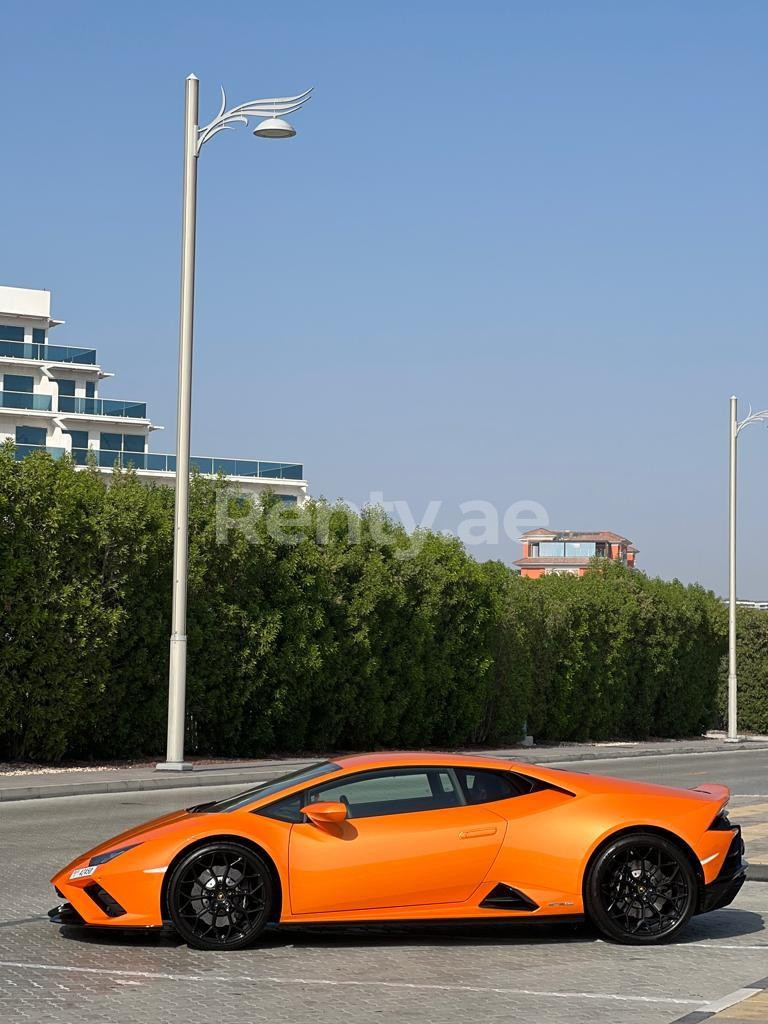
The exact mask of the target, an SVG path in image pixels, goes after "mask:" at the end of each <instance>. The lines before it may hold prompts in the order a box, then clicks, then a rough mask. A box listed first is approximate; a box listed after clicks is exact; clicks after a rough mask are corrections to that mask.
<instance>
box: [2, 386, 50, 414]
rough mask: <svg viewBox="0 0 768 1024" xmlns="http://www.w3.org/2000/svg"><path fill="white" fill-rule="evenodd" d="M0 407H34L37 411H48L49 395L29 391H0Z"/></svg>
mask: <svg viewBox="0 0 768 1024" xmlns="http://www.w3.org/2000/svg"><path fill="white" fill-rule="evenodd" d="M0 408H2V409H36V410H37V411H38V412H50V410H51V396H50V395H35V394H33V393H32V392H31V391H0Z"/></svg>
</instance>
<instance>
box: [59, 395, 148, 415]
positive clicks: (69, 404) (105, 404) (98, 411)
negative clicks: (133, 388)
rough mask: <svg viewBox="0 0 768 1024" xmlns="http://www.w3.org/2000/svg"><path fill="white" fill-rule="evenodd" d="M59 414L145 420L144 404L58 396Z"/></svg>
mask: <svg viewBox="0 0 768 1024" xmlns="http://www.w3.org/2000/svg"><path fill="white" fill-rule="evenodd" d="M59 412H76V413H84V414H85V415H87V416H128V417H130V418H131V419H138V420H145V419H146V418H147V403H146V402H122V401H120V400H118V399H116V398H77V397H75V396H74V395H59Z"/></svg>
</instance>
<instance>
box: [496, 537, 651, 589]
mask: <svg viewBox="0 0 768 1024" xmlns="http://www.w3.org/2000/svg"><path fill="white" fill-rule="evenodd" d="M521 540H522V544H523V557H522V558H518V559H517V561H516V562H515V563H514V564H515V565H516V566H517V567H518V568H519V569H520V573H521V575H522V576H529V577H531V578H532V579H538V577H539V576H547V575H549V574H550V573H565V574H567V575H571V576H583V575H584V573H585V572H586V571H587V569H588V568H589V563H590V562H591V561H592V559H593V558H609V559H610V560H611V561H613V562H620V563H621V564H622V565H625V566H627V568H628V569H634V568H635V556H636V555H637V548H636V547H635V546H634V544H633V543H632V542H631V541H630V540H628V539H627V538H626V537H622V536H621V534H619V533H612V532H611V531H610V530H599V531H597V532H590V531H586V532H585V531H580V530H545V529H536V530H528V531H527V532H526V533H524V534H523V535H522V538H521Z"/></svg>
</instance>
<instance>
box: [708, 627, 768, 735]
mask: <svg viewBox="0 0 768 1024" xmlns="http://www.w3.org/2000/svg"><path fill="white" fill-rule="evenodd" d="M736 676H737V681H738V698H739V699H738V719H739V725H738V727H739V729H743V730H745V731H746V732H757V733H761V734H762V735H768V612H763V611H758V610H757V609H755V608H737V609H736ZM717 705H718V712H719V718H720V721H719V724H720V726H721V727H722V728H725V725H726V722H727V715H728V659H727V658H726V657H724V658H723V660H722V665H721V668H720V688H719V692H718V700H717Z"/></svg>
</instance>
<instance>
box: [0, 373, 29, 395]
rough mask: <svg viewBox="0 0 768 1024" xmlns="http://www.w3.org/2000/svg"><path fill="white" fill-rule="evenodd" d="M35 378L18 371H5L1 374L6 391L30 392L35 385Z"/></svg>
mask: <svg viewBox="0 0 768 1024" xmlns="http://www.w3.org/2000/svg"><path fill="white" fill-rule="evenodd" d="M34 385H35V378H34V377H27V376H26V375H24V376H22V375H21V374H19V373H5V374H3V388H4V389H5V390H6V391H17V392H20V393H26V394H31V393H32V391H34V389H35V387H34Z"/></svg>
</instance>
